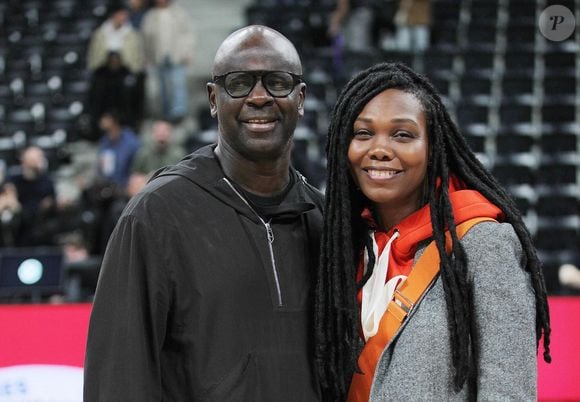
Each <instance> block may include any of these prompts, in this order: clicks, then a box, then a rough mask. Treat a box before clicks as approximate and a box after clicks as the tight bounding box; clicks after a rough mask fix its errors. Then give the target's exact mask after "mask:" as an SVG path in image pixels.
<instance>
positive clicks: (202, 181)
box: [151, 144, 315, 221]
mask: <svg viewBox="0 0 580 402" xmlns="http://www.w3.org/2000/svg"><path fill="white" fill-rule="evenodd" d="M215 147H216V145H215V144H212V145H208V146H205V147H203V148H200V149H198V150H197V151H195V152H193V153H192V154H190V155H188V156H186V157H185V158H183V159H182V160H181V161H180V162H179V163H178V164H177V165H174V166H169V167H167V168H163V169H160V170H159V171H157V172H156V173H155V174H154V175H153V177H152V178H151V180H156V179H158V178H160V177H164V176H181V177H183V178H185V179H187V180H188V181H190V182H191V183H192V184H195V185H197V186H199V187H201V188H202V189H203V190H205V191H207V192H208V193H210V194H211V195H212V196H213V197H215V198H217V199H219V200H220V201H221V202H223V203H224V204H227V205H229V206H230V207H232V208H234V209H235V210H236V211H237V212H239V213H240V214H242V215H244V216H247V217H248V218H250V219H252V220H254V221H259V219H258V217H257V214H256V213H255V212H254V211H253V209H252V208H251V206H250V204H249V202H247V200H246V199H245V198H244V197H243V196H242V194H241V193H239V192H238V191H236V189H235V188H234V186H233V185H232V183H231V182H229V180H228V179H227V178H226V177H225V175H224V173H223V171H222V169H221V167H220V164H219V162H218V160H217V158H216V156H215V154H214V152H213V151H214V149H215ZM290 169H291V171H290V174H293V175H296V178H297V179H296V180H294V184H293V186H292V188H291V189H290V191H289V192H288V194H287V195H286V198H285V199H284V200H283V201H282V202H281V203H280V205H279V206H278V207H276V208H275V209H273V210H272V211H271V213H270V214H269V215H270V217H271V218H272V219H273V220H279V219H288V218H296V217H298V216H300V215H302V214H303V213H305V212H307V211H310V210H312V209H314V208H315V204H313V203H312V202H309V199H308V200H307V198H306V197H305V189H304V186H305V182H306V179H305V178H304V177H303V176H302V175H301V174H300V173H299V172H298V171H296V170H295V169H294V168H293V167H290Z"/></svg>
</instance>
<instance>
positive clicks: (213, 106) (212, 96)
mask: <svg viewBox="0 0 580 402" xmlns="http://www.w3.org/2000/svg"><path fill="white" fill-rule="evenodd" d="M216 92H217V88H216V86H215V84H214V83H212V82H208V83H207V98H208V101H209V111H210V113H211V117H213V118H214V119H215V118H216V116H217V102H216V97H217V94H216Z"/></svg>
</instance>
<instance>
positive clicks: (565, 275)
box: [558, 264, 580, 290]
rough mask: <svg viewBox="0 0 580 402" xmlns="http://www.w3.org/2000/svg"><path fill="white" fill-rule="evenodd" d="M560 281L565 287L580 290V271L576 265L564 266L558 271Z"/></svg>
mask: <svg viewBox="0 0 580 402" xmlns="http://www.w3.org/2000/svg"><path fill="white" fill-rule="evenodd" d="M558 279H559V280H560V284H561V285H562V286H564V287H567V288H571V289H577V290H580V269H578V267H577V266H576V265H574V264H562V265H561V266H560V268H559V269H558Z"/></svg>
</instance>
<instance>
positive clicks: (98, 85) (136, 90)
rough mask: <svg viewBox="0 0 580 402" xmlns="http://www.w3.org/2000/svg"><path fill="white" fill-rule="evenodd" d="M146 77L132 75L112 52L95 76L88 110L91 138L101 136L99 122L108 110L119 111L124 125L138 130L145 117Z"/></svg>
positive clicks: (89, 96) (95, 72)
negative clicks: (91, 131) (90, 121)
mask: <svg viewBox="0 0 580 402" xmlns="http://www.w3.org/2000/svg"><path fill="white" fill-rule="evenodd" d="M144 96H145V89H144V76H143V74H142V73H139V74H135V73H132V72H131V71H130V70H129V69H128V68H127V66H125V65H124V64H123V61H122V60H121V55H120V54H119V53H117V52H114V51H111V52H109V54H108V55H107V60H106V63H105V64H104V65H102V66H100V67H99V68H97V69H96V70H95V71H94V72H93V74H92V76H91V83H90V87H89V93H88V100H87V102H88V107H89V113H90V116H91V120H92V125H93V127H92V130H93V134H92V139H97V138H98V137H99V135H98V134H99V127H98V125H99V120H100V118H101V116H102V115H103V113H104V112H105V111H107V110H118V111H119V113H120V118H121V122H122V123H123V124H126V125H128V126H130V127H131V128H133V129H134V130H137V129H138V127H139V125H140V121H141V119H142V117H143V109H144V103H143V99H144Z"/></svg>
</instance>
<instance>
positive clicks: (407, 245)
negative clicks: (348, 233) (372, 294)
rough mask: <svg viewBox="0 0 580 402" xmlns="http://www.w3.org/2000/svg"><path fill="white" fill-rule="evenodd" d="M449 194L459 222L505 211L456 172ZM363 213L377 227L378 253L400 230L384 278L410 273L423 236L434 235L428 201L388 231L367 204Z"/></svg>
mask: <svg viewBox="0 0 580 402" xmlns="http://www.w3.org/2000/svg"><path fill="white" fill-rule="evenodd" d="M449 198H450V200H451V205H452V207H453V216H454V217H455V224H456V225H459V224H461V223H462V222H465V221H467V220H469V219H472V218H478V217H489V218H493V219H495V220H497V221H501V220H503V217H504V215H503V212H502V211H501V210H500V209H499V208H498V207H496V206H495V205H494V204H492V203H491V202H490V201H488V200H487V198H485V197H484V196H483V195H481V194H480V193H479V192H478V191H476V190H467V189H465V184H463V183H462V182H461V180H459V179H458V178H456V177H454V176H453V177H451V178H450V179H449ZM361 216H362V218H363V219H364V220H365V221H366V222H367V223H368V225H369V227H370V229H372V230H375V239H376V242H377V246H378V250H379V255H380V254H381V253H382V252H383V249H384V248H385V245H386V244H387V242H388V241H389V239H390V238H391V236H392V235H393V232H394V231H395V230H398V231H399V238H397V239H395V240H394V241H393V243H392V244H391V255H390V256H389V269H388V270H387V277H386V279H385V281H388V280H389V279H391V278H392V277H394V276H396V275H405V276H408V275H409V272H410V271H411V267H412V265H413V260H414V257H415V253H416V252H417V246H418V244H419V243H421V242H422V241H423V240H427V239H429V238H431V237H432V235H433V228H432V227H431V215H430V208H429V205H428V204H427V205H425V206H424V207H422V208H421V209H419V210H417V211H415V212H413V213H412V214H411V215H409V216H407V217H406V218H405V219H403V220H402V221H401V222H399V223H398V224H397V225H395V226H394V227H392V228H391V229H390V230H389V231H388V232H385V231H384V230H382V229H380V228H378V227H377V224H376V222H375V220H374V219H373V216H372V212H371V211H370V210H369V209H368V208H365V209H364V210H363V212H362V214H361ZM362 255H363V253H362V251H361V258H360V262H359V266H358V270H357V280H358V281H360V280H361V279H362V276H363V272H364V258H363V257H362ZM379 255H377V256H376V258H378V257H379ZM361 300H362V290H361V291H359V293H358V301H359V303H360V302H361Z"/></svg>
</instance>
